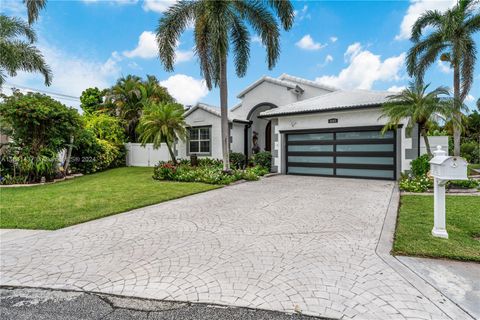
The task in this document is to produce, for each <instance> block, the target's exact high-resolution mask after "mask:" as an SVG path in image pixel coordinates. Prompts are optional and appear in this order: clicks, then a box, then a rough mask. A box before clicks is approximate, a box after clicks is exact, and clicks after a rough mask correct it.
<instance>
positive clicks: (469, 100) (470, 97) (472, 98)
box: [465, 94, 475, 102]
mask: <svg viewBox="0 0 480 320" xmlns="http://www.w3.org/2000/svg"><path fill="white" fill-rule="evenodd" d="M472 101H475V97H474V96H472V95H471V94H469V95H468V96H467V97H466V98H465V102H472Z"/></svg>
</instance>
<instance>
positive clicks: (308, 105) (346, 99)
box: [260, 90, 392, 117]
mask: <svg viewBox="0 0 480 320" xmlns="http://www.w3.org/2000/svg"><path fill="white" fill-rule="evenodd" d="M390 95H392V93H391V92H382V91H366V90H350V91H349V90H338V91H333V92H330V93H327V94H323V95H320V96H316V97H313V98H310V99H307V100H302V101H298V102H294V103H291V104H288V105H284V106H281V107H278V108H274V109H270V110H266V111H263V112H262V113H260V116H262V117H269V116H278V115H287V114H295V113H309V112H312V113H314V112H323V111H330V110H342V109H351V108H361V107H368V106H377V105H381V104H383V103H385V102H387V101H388V98H387V97H388V96H390Z"/></svg>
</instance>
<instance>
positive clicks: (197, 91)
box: [160, 74, 208, 105]
mask: <svg viewBox="0 0 480 320" xmlns="http://www.w3.org/2000/svg"><path fill="white" fill-rule="evenodd" d="M160 84H161V85H162V86H164V87H165V88H167V89H168V92H169V93H170V94H171V95H172V97H174V98H175V99H176V100H177V101H178V102H180V103H182V104H184V105H194V104H195V103H197V102H198V101H199V100H200V99H202V98H203V97H205V96H206V95H207V94H208V88H207V86H206V84H205V81H204V80H201V79H195V78H192V77H190V76H187V75H184V74H176V75H173V76H171V77H169V78H168V79H167V80H164V81H160Z"/></svg>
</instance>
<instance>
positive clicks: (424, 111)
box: [380, 81, 454, 157]
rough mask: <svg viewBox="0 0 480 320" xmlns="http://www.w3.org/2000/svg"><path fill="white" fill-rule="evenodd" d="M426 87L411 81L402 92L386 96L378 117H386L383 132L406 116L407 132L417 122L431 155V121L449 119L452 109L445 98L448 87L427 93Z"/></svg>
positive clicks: (449, 102)
mask: <svg viewBox="0 0 480 320" xmlns="http://www.w3.org/2000/svg"><path fill="white" fill-rule="evenodd" d="M428 87H429V85H424V84H423V83H422V82H420V81H417V82H411V83H410V85H409V86H408V88H406V89H404V90H403V91H402V92H400V93H398V94H394V95H391V96H388V99H389V101H388V102H387V103H385V104H384V105H383V115H382V116H381V117H380V118H385V117H386V118H388V123H387V124H386V125H385V126H384V128H383V132H385V131H387V130H389V129H391V128H395V127H396V126H397V125H398V124H399V123H400V122H401V121H402V120H403V119H406V118H407V119H408V124H407V127H406V129H407V130H408V131H409V132H411V130H412V128H413V126H414V125H415V124H418V128H419V130H420V134H421V135H422V137H423V139H424V141H425V147H426V148H427V153H428V155H429V156H430V157H432V152H431V150H430V143H429V141H428V137H427V133H428V129H429V126H430V124H431V121H432V120H434V118H435V117H438V116H443V117H445V118H447V119H450V118H451V117H452V114H453V113H454V110H453V109H452V108H451V101H449V100H448V99H447V97H448V95H449V91H448V88H446V87H438V88H436V89H435V90H433V91H430V92H428V93H427V89H428Z"/></svg>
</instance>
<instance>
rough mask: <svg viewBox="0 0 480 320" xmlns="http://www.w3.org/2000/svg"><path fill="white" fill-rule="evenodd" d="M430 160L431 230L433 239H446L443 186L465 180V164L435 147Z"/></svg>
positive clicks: (460, 159) (458, 158)
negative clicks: (432, 202)
mask: <svg viewBox="0 0 480 320" xmlns="http://www.w3.org/2000/svg"><path fill="white" fill-rule="evenodd" d="M433 153H434V154H435V157H433V159H432V160H430V167H431V174H432V176H433V178H434V182H433V199H434V205H433V211H434V212H433V213H434V216H433V229H432V235H433V236H434V237H439V238H445V239H448V233H447V229H446V222H445V185H446V183H447V182H448V180H467V179H468V178H467V162H466V161H465V160H464V159H463V158H460V157H451V156H447V152H445V151H444V150H442V147H441V146H437V150H436V151H434V152H433Z"/></svg>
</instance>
